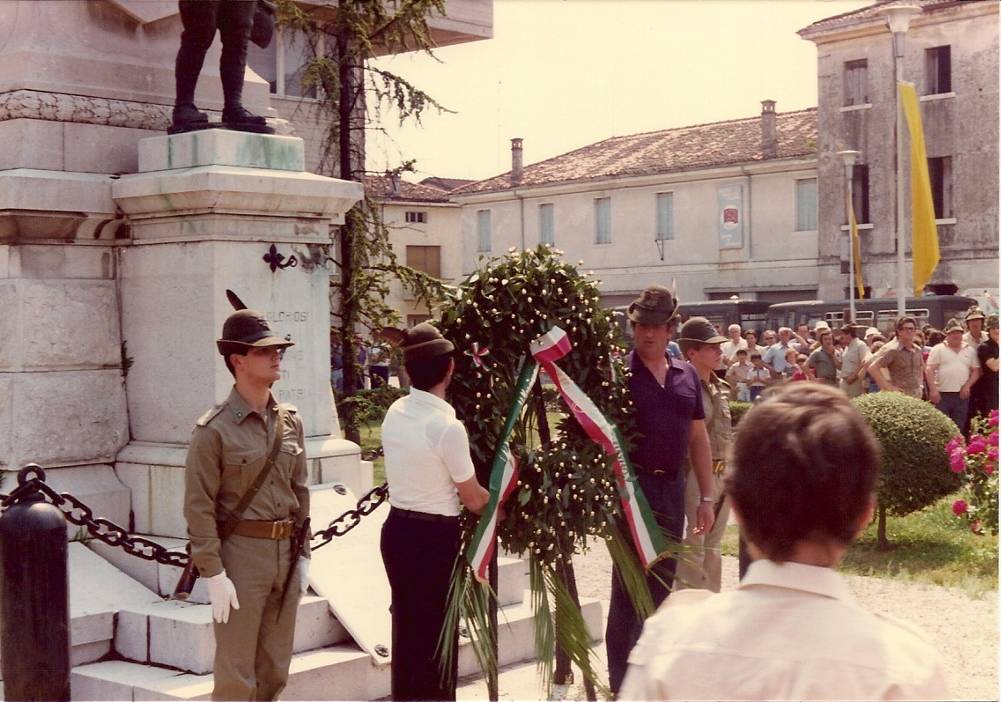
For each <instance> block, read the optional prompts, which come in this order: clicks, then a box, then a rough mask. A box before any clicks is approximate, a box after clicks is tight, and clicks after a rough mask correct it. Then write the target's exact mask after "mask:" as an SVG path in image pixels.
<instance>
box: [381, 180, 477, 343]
mask: <svg viewBox="0 0 1001 702" xmlns="http://www.w3.org/2000/svg"><path fill="white" fill-rule="evenodd" d="M364 183H365V193H366V195H367V196H368V197H369V198H371V199H372V200H374V201H375V202H376V203H378V205H379V210H380V214H381V217H382V221H383V222H384V223H385V224H386V226H387V227H388V228H389V242H390V244H391V245H392V247H393V251H395V252H396V255H397V258H398V260H399V262H400V263H405V264H406V265H408V266H410V267H411V268H416V269H417V270H420V271H424V272H425V273H428V274H429V275H433V276H435V277H436V278H441V279H442V280H446V281H456V280H458V279H459V277H460V276H461V275H462V240H461V237H460V229H459V221H460V211H459V206H458V205H457V204H456V203H454V202H452V201H450V200H449V196H448V193H447V192H446V191H444V190H442V189H440V188H435V187H432V186H430V185H427V184H425V183H410V182H407V181H405V180H402V179H400V178H399V176H391V175H385V176H365V179H364ZM386 302H387V304H388V305H389V306H390V307H392V308H393V309H395V310H397V311H398V312H399V313H400V316H401V317H402V318H403V321H404V322H405V323H406V324H407V325H408V326H413V325H414V324H416V323H418V322H421V321H423V320H425V319H427V318H428V315H429V311H428V309H427V308H426V306H423V305H420V304H418V302H417V301H416V300H415V299H413V296H412V295H411V294H410V293H409V292H408V291H406V290H405V289H404V288H403V286H402V285H401V284H400V283H399V281H395V280H394V281H393V282H392V283H391V284H390V289H389V296H388V297H387V299H386Z"/></svg>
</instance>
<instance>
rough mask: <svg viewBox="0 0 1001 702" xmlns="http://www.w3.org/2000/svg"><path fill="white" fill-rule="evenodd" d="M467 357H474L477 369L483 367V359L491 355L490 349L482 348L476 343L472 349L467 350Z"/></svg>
mask: <svg viewBox="0 0 1001 702" xmlns="http://www.w3.org/2000/svg"><path fill="white" fill-rule="evenodd" d="M465 353H466V355H467V356H472V357H473V365H474V366H476V367H477V368H482V367H483V363H484V361H483V357H484V356H489V355H490V349H488V348H487V347H486V346H480V344H479V342H477V341H474V342H473V345H472V347H471V348H468V349H466V352H465Z"/></svg>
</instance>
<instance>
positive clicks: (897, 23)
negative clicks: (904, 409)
mask: <svg viewBox="0 0 1001 702" xmlns="http://www.w3.org/2000/svg"><path fill="white" fill-rule="evenodd" d="M879 12H880V14H882V15H884V16H885V17H886V23H887V25H888V26H889V28H890V32H891V33H892V34H893V65H894V68H895V76H896V78H895V80H896V82H895V84H894V86H893V100H894V108H895V109H894V111H893V114H894V116H895V119H894V121H895V123H896V128H897V142H896V148H895V152H896V154H895V155H896V157H897V158H896V160H897V315H898V317H903V316H904V314H905V312H906V306H907V303H906V300H905V289H906V287H907V276H906V273H905V271H904V246H905V240H904V159H903V149H902V145H903V143H904V120H903V115H902V112H903V108H902V105H901V102H902V101H901V99H900V95H899V86H900V84H901V83H903V82H904V38H905V37H906V35H907V28H908V27H909V26H910V23H911V16H912V15H914V14H918V13H920V12H921V8H920V7H916V6H914V5H890V6H887V7H883V8H881V9H880V11H879Z"/></svg>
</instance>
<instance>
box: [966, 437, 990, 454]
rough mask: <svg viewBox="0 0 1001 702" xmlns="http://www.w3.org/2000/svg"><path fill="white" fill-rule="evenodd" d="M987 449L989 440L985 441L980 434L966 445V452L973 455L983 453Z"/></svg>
mask: <svg viewBox="0 0 1001 702" xmlns="http://www.w3.org/2000/svg"><path fill="white" fill-rule="evenodd" d="M986 449H987V442H986V441H984V437H982V436H979V435H978V436H974V437H973V438H972V439H970V444H969V445H968V446H967V447H966V453H968V454H971V455H972V454H977V453H983V452H984V451H985V450H986Z"/></svg>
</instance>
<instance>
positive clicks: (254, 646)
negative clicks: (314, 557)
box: [184, 309, 309, 700]
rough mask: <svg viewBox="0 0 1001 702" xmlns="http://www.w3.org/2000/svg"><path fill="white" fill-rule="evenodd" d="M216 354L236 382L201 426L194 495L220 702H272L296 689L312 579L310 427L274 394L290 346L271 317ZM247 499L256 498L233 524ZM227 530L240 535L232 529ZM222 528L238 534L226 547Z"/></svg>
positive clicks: (233, 333) (188, 513)
mask: <svg viewBox="0 0 1001 702" xmlns="http://www.w3.org/2000/svg"><path fill="white" fill-rule="evenodd" d="M216 345H217V347H218V349H219V352H220V353H221V354H222V356H223V360H224V362H225V363H226V367H227V368H228V369H229V371H230V373H232V374H233V376H234V378H235V379H236V383H235V385H234V387H233V390H232V392H230V394H229V397H228V398H227V399H226V401H225V402H223V403H222V404H221V405H217V406H216V407H214V408H213V409H211V410H209V411H208V412H206V413H205V414H204V415H203V416H202V417H201V418H200V419H199V420H198V422H197V425H196V426H195V429H194V433H193V434H192V437H191V446H190V447H189V449H188V457H187V463H186V467H185V494H184V517H185V519H186V520H187V524H188V535H189V537H190V539H191V556H192V558H193V559H194V561H195V564H196V565H197V567H198V570H199V572H200V573H201V576H202V577H204V578H205V580H206V583H207V584H208V590H209V599H210V600H211V603H212V616H213V619H214V620H215V639H216V653H215V665H214V673H215V688H214V689H213V691H212V699H214V700H272V699H275V698H277V696H278V695H279V693H281V691H282V689H283V688H284V687H285V683H286V681H287V680H288V670H289V663H290V661H291V658H292V635H293V632H294V628H295V615H296V610H297V608H298V605H299V598H300V596H301V594H302V593H303V592H304V591H305V589H306V575H307V572H308V569H309V539H308V536H309V535H308V524H307V522H306V520H307V517H308V516H309V490H308V488H307V473H306V454H305V451H304V438H303V427H302V420H301V419H300V418H299V415H298V412H297V411H296V409H295V407H293V406H291V405H286V404H281V405H280V404H279V403H278V402H277V401H276V400H275V398H274V396H273V395H272V394H271V385H272V383H274V382H275V381H276V380H278V378H279V375H280V364H281V357H282V354H283V353H284V351H285V349H286V348H287V347H289V346H292V342H290V341H287V340H285V339H281V338H279V337H277V336H275V334H274V333H273V332H272V331H271V328H270V327H269V326H268V322H267V320H266V319H265V317H264V315H263V314H261V313H260V312H257V311H254V310H249V309H243V310H239V311H237V312H234V313H233V314H232V315H230V316H229V318H228V319H226V322H225V324H224V325H223V329H222V338H221V339H219V340H218V341H217V342H216ZM276 448H277V452H275V453H274V454H273V452H274V451H275V449H276ZM272 454H273V455H274V456H275V458H274V460H273V461H271V458H270V457H271V455H272ZM269 464H270V470H268V471H267V472H266V473H264V475H265V476H266V477H264V479H263V482H262V481H261V480H259V479H258V476H259V475H261V474H262V471H263V470H264V468H265V466H268V465H269ZM255 486H256V487H257V490H256V491H254V490H253V488H254V487H255ZM248 491H250V492H251V493H252V494H253V497H252V499H250V502H249V503H248V504H247V505H246V507H245V508H244V509H243V510H242V512H241V513H240V514H234V512H235V511H237V508H238V506H239V503H240V502H241V498H242V497H243V496H244V494H246V493H248ZM234 518H238V521H237V520H235V519H234ZM227 520H230V524H232V525H233V526H232V527H226V528H224V527H223V525H224V524H226V522H227ZM220 530H224V531H227V530H230V533H229V536H227V537H226V538H225V539H221V538H220Z"/></svg>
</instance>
